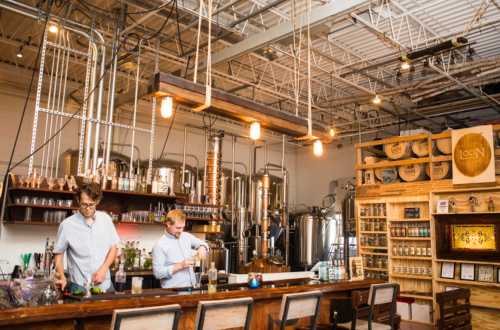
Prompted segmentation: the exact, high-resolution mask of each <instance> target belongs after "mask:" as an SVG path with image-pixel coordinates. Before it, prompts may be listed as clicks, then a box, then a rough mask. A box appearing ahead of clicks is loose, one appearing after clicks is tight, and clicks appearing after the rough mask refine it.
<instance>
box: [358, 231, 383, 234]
mask: <svg viewBox="0 0 500 330" xmlns="http://www.w3.org/2000/svg"><path fill="white" fill-rule="evenodd" d="M360 234H387V232H386V231H360Z"/></svg>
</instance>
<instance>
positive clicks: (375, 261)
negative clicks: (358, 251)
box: [363, 256, 387, 268]
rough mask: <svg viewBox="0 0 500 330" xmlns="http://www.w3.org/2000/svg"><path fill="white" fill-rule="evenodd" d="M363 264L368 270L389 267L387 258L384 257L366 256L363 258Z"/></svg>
mask: <svg viewBox="0 0 500 330" xmlns="http://www.w3.org/2000/svg"><path fill="white" fill-rule="evenodd" d="M363 263H364V265H365V267H368V268H386V267H387V257H384V256H365V257H363Z"/></svg>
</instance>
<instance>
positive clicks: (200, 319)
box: [195, 298, 253, 330]
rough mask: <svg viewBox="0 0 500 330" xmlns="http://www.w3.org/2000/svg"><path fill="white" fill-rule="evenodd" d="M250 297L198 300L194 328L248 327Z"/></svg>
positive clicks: (215, 329)
mask: <svg viewBox="0 0 500 330" xmlns="http://www.w3.org/2000/svg"><path fill="white" fill-rule="evenodd" d="M252 308H253V299H252V298H237V299H225V300H209V301H200V302H199V303H198V310H197V312H196V322H195V329H196V330H223V329H233V328H243V329H245V330H248V329H250V320H251V319H252Z"/></svg>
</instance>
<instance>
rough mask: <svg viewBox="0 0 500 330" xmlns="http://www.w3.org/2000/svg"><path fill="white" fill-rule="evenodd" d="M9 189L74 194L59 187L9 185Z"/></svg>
mask: <svg viewBox="0 0 500 330" xmlns="http://www.w3.org/2000/svg"><path fill="white" fill-rule="evenodd" d="M9 191H16V192H17V191H26V192H39V193H55V194H64V195H74V194H75V192H74V191H69V190H61V189H48V188H31V187H19V186H18V187H10V188H9Z"/></svg>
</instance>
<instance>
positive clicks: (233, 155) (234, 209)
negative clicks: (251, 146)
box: [231, 136, 237, 238]
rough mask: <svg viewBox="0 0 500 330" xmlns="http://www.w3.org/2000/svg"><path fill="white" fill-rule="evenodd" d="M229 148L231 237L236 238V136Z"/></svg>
mask: <svg viewBox="0 0 500 330" xmlns="http://www.w3.org/2000/svg"><path fill="white" fill-rule="evenodd" d="M231 144H232V145H231V147H232V148H231V149H232V155H231V162H232V166H231V237H232V238H237V237H236V236H235V234H234V220H235V217H236V201H235V200H234V199H235V193H234V188H235V185H234V167H235V155H236V137H234V136H233V137H232V138H231Z"/></svg>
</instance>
